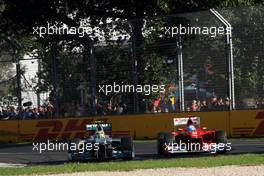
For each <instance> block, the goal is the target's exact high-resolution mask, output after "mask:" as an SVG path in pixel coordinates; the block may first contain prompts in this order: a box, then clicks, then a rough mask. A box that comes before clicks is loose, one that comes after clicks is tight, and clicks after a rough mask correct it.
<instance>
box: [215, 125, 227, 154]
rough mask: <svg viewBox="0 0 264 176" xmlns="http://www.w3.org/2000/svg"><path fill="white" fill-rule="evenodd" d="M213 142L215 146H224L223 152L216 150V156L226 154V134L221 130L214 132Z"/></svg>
mask: <svg viewBox="0 0 264 176" xmlns="http://www.w3.org/2000/svg"><path fill="white" fill-rule="evenodd" d="M215 142H216V144H217V145H219V144H224V145H225V147H224V150H218V151H217V153H218V154H224V153H226V152H227V150H226V144H227V135H226V132H225V131H223V130H219V131H216V132H215Z"/></svg>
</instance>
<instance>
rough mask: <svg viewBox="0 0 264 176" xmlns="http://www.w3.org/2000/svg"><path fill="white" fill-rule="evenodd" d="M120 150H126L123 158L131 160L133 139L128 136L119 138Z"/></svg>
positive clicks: (133, 153)
mask: <svg viewBox="0 0 264 176" xmlns="http://www.w3.org/2000/svg"><path fill="white" fill-rule="evenodd" d="M121 150H122V151H124V152H126V156H125V157H124V158H123V159H124V160H133V159H134V158H135V152H134V144H133V139H132V138H131V137H129V136H124V137H122V138H121Z"/></svg>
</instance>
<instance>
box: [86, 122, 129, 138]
mask: <svg viewBox="0 0 264 176" xmlns="http://www.w3.org/2000/svg"><path fill="white" fill-rule="evenodd" d="M98 125H101V127H102V128H103V130H104V132H105V134H107V135H112V136H113V135H114V136H130V135H131V133H130V131H112V124H111V123H90V124H86V126H85V127H86V132H88V134H89V135H93V134H94V133H95V131H96V129H97V126H98Z"/></svg>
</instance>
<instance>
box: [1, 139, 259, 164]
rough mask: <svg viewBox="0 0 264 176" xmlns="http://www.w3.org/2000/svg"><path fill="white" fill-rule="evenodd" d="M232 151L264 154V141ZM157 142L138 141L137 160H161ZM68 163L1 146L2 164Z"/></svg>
mask: <svg viewBox="0 0 264 176" xmlns="http://www.w3.org/2000/svg"><path fill="white" fill-rule="evenodd" d="M229 142H231V144H232V151H230V152H228V153H227V154H228V155H235V154H243V153H264V140H263V139H232V140H230V141H229ZM156 148H157V147H156V141H154V140H152V141H136V142H135V152H136V158H135V159H136V160H144V159H159V158H161V157H160V156H158V155H157V151H156ZM197 155H198V156H204V155H207V156H208V154H178V155H177V156H176V157H196V156H197ZM65 162H67V152H66V151H53V152H43V153H42V154H40V153H39V152H37V151H33V145H32V144H17V145H14V144H2V145H0V163H12V164H27V165H36V164H60V163H61V164H62V163H65Z"/></svg>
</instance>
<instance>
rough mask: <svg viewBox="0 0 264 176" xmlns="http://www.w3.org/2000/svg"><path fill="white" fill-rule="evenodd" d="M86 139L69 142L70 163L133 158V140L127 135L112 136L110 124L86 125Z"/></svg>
mask: <svg viewBox="0 0 264 176" xmlns="http://www.w3.org/2000/svg"><path fill="white" fill-rule="evenodd" d="M86 132H87V137H86V138H85V139H83V140H81V139H75V140H73V141H70V142H69V143H68V144H69V147H68V159H69V160H70V161H88V160H106V159H124V160H132V159H133V158H134V157H135V153H134V145H133V140H132V138H131V137H130V136H129V135H123V136H122V135H114V134H113V133H112V124H110V123H101V124H100V123H93V124H87V125H86Z"/></svg>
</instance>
